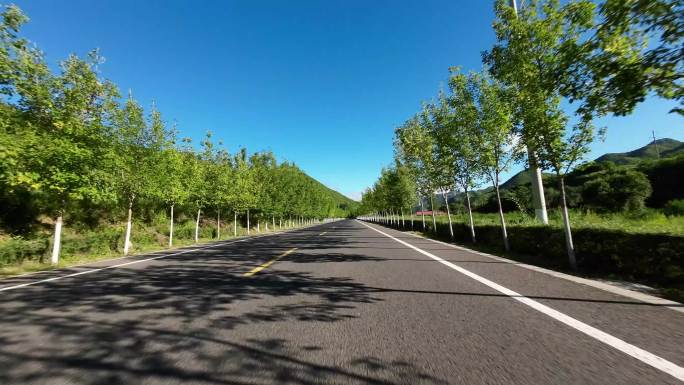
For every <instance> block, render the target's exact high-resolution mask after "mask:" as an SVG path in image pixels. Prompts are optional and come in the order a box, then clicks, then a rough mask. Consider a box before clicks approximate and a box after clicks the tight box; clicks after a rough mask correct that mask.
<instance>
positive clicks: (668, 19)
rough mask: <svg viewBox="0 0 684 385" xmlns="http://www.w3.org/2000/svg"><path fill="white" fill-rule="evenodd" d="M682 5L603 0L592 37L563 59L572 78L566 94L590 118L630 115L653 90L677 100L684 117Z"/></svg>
mask: <svg viewBox="0 0 684 385" xmlns="http://www.w3.org/2000/svg"><path fill="white" fill-rule="evenodd" d="M683 14H684V3H682V2H681V1H680V0H604V1H603V2H602V3H601V4H600V6H599V9H598V14H597V15H591V19H592V20H599V23H597V24H595V25H591V28H592V32H593V34H592V36H591V38H590V39H585V40H583V41H582V42H581V43H580V44H579V47H580V48H581V49H580V50H578V51H577V52H572V51H568V52H567V56H566V58H565V60H564V62H565V63H566V65H567V70H568V71H569V72H571V73H572V74H573V75H574V76H573V77H572V78H570V82H568V83H567V84H566V85H565V87H564V88H563V96H566V97H568V98H570V99H572V100H579V101H580V107H579V110H580V111H581V112H582V113H583V114H585V115H587V116H601V115H605V114H607V113H613V114H614V115H619V116H622V115H627V114H629V113H631V112H632V111H633V110H634V107H635V106H636V105H637V104H638V103H640V102H642V101H644V100H645V99H646V97H647V95H648V93H649V92H655V93H656V94H657V95H658V96H660V97H662V98H665V99H671V100H674V101H677V102H678V103H679V106H678V107H674V108H673V109H672V111H671V112H676V113H679V114H682V115H684V84H683V82H682V79H684V55H682V51H684V17H682V15H683Z"/></svg>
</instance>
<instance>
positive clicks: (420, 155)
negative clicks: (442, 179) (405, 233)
mask: <svg viewBox="0 0 684 385" xmlns="http://www.w3.org/2000/svg"><path fill="white" fill-rule="evenodd" d="M429 119H430V118H429V114H428V113H427V111H426V108H425V107H424V109H423V112H422V114H421V115H416V116H414V117H413V118H411V119H409V120H408V121H406V122H405V123H404V124H403V125H402V126H400V127H398V128H397V129H395V131H394V148H395V157H397V158H398V159H399V160H400V161H402V163H403V164H405V165H407V166H408V167H409V168H410V169H412V170H413V174H414V175H415V176H416V184H417V185H418V189H419V191H421V193H422V194H424V195H423V196H427V197H428V198H429V199H430V206H431V208H432V226H433V227H432V228H433V231H436V229H437V222H436V219H435V210H434V199H433V195H434V191H435V189H436V186H435V181H434V179H433V177H434V175H435V171H434V170H435V164H434V158H433V155H434V152H433V150H434V148H435V145H434V142H433V138H432V136H431V134H430V131H429V129H428V127H427V125H428V122H429Z"/></svg>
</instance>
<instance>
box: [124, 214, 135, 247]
mask: <svg viewBox="0 0 684 385" xmlns="http://www.w3.org/2000/svg"><path fill="white" fill-rule="evenodd" d="M132 222H133V203H130V204H129V205H128V222H126V237H125V239H124V255H128V252H129V251H130V248H131V227H132V226H131V225H132Z"/></svg>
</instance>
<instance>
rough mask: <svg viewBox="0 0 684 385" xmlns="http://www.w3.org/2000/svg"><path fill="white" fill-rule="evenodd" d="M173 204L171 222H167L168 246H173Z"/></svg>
mask: <svg viewBox="0 0 684 385" xmlns="http://www.w3.org/2000/svg"><path fill="white" fill-rule="evenodd" d="M173 206H174V205H171V222H170V223H169V247H173Z"/></svg>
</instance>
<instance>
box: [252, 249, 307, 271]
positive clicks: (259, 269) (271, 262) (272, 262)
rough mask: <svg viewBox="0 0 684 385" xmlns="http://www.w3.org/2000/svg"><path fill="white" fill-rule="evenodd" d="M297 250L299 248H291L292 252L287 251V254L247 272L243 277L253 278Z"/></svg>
mask: <svg viewBox="0 0 684 385" xmlns="http://www.w3.org/2000/svg"><path fill="white" fill-rule="evenodd" d="M295 250H297V248H296V247H293V248H291V249H290V250H288V251H286V252H284V253H282V254H280V255H279V256H277V257H275V258H273V259H271V260H270V261H268V262H266V263H264V264H262V265H259V266H257V267H255V268H254V269H252V270H250V271H248V272H246V273H245V274H243V275H242V276H243V277H251V276H253V275H254V274H256V273H258V272H260V271H261V270H263V269H265V268H267V267H269V266H271V265H272V264H274V263H275V262H276V261H277V260H279V259H280V258H282V257H284V256H286V255H288V254H290V253H292V252H293V251H295Z"/></svg>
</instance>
